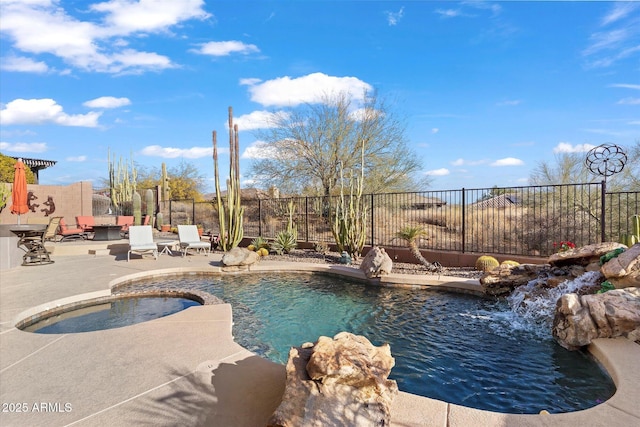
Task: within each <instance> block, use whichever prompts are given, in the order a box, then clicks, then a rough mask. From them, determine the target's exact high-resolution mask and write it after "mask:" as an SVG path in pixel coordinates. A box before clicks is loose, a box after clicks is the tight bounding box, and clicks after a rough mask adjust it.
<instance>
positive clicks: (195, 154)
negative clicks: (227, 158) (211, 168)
mask: <svg viewBox="0 0 640 427" xmlns="http://www.w3.org/2000/svg"><path fill="white" fill-rule="evenodd" d="M222 152H225V149H220V148H218V153H222ZM226 152H229V149H228V148H227V149H226ZM140 154H142V155H144V156H150V157H162V158H164V159H175V158H177V157H184V158H185V159H199V158H202V157H207V156H209V157H211V156H213V146H211V147H191V148H174V147H161V146H159V145H148V146H146V147H144V148H143V149H142V150H141V151H140Z"/></svg>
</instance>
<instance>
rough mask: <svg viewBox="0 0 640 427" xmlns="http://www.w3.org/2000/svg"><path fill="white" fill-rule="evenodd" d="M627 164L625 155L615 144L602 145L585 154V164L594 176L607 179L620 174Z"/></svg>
mask: <svg viewBox="0 0 640 427" xmlns="http://www.w3.org/2000/svg"><path fill="white" fill-rule="evenodd" d="M626 163H627V155H626V154H625V152H624V150H622V148H621V147H619V146H617V145H615V144H602V145H598V146H597V147H594V148H592V149H591V150H589V152H588V153H587V159H586V160H585V164H586V165H587V168H589V170H590V171H591V173H593V174H594V175H600V176H602V177H604V180H605V182H606V181H607V177H608V176H611V175H613V174H616V173H618V172H622V169H624V165H625V164H626Z"/></svg>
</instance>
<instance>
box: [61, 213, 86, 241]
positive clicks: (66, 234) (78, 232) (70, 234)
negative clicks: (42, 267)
mask: <svg viewBox="0 0 640 427" xmlns="http://www.w3.org/2000/svg"><path fill="white" fill-rule="evenodd" d="M59 225H60V226H59V227H58V235H60V236H62V239H60V241H61V242H64V241H65V240H76V239H82V240H84V239H86V238H87V235H86V234H85V232H84V230H83V229H82V228H69V227H68V226H67V224H66V223H65V222H64V218H62V217H61V218H60V224H59Z"/></svg>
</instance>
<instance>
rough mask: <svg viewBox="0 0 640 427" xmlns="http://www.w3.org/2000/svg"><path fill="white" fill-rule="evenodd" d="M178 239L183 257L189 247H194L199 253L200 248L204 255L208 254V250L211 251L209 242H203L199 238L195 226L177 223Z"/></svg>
mask: <svg viewBox="0 0 640 427" xmlns="http://www.w3.org/2000/svg"><path fill="white" fill-rule="evenodd" d="M178 239H179V240H180V249H182V256H183V257H184V256H186V255H187V252H188V251H189V249H195V250H196V253H199V252H200V251H201V250H202V251H204V253H205V255H207V256H209V252H210V251H211V242H203V241H202V240H200V235H199V234H198V227H197V226H195V225H179V226H178Z"/></svg>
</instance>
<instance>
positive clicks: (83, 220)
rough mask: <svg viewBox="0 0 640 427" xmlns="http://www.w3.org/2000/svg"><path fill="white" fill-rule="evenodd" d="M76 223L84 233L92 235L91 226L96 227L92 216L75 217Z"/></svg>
mask: <svg viewBox="0 0 640 427" xmlns="http://www.w3.org/2000/svg"><path fill="white" fill-rule="evenodd" d="M76 223H77V224H78V227H80V228H82V229H83V230H84V231H85V233H92V232H93V226H94V225H96V221H95V219H94V218H93V216H77V217H76Z"/></svg>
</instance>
